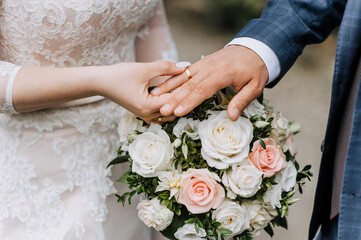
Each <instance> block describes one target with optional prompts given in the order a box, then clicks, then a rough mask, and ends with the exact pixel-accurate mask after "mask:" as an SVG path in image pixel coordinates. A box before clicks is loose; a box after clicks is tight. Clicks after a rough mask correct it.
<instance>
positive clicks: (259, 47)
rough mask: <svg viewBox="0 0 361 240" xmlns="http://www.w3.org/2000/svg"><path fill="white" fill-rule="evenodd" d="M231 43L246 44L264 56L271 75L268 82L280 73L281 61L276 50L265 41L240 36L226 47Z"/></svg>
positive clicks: (263, 58) (261, 56)
mask: <svg viewBox="0 0 361 240" xmlns="http://www.w3.org/2000/svg"><path fill="white" fill-rule="evenodd" d="M230 45H241V46H245V47H247V48H249V49H251V50H252V51H254V52H255V53H257V55H258V56H260V58H262V60H263V62H264V64H265V65H266V67H267V70H268V76H269V78H268V83H270V82H272V81H273V80H274V79H276V78H277V77H278V76H279V75H280V71H281V66H280V61H279V60H278V57H277V55H276V54H275V52H274V51H273V50H272V49H271V48H270V47H269V46H268V45H266V44H265V43H263V42H261V41H258V40H256V39H254V38H249V37H240V38H235V39H233V40H232V41H231V42H230V43H228V44H227V45H226V47H227V46H230Z"/></svg>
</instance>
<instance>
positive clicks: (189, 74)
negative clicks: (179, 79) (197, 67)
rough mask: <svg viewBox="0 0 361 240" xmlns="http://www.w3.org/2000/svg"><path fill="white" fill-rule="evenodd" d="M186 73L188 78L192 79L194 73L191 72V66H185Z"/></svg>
mask: <svg viewBox="0 0 361 240" xmlns="http://www.w3.org/2000/svg"><path fill="white" fill-rule="evenodd" d="M184 72H185V74H186V75H187V78H188V79H187V80H189V79H191V78H192V74H191V71H189V68H188V67H185V70H184Z"/></svg>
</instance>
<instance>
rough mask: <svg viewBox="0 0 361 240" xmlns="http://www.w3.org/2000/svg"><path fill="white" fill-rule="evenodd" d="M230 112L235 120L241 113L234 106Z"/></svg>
mask: <svg viewBox="0 0 361 240" xmlns="http://www.w3.org/2000/svg"><path fill="white" fill-rule="evenodd" d="M231 114H232V117H233V118H234V119H235V120H237V119H238V117H239V115H241V113H240V112H239V110H238V109H237V108H234V109H233V110H232V112H231Z"/></svg>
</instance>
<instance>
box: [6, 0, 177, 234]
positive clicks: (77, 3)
mask: <svg viewBox="0 0 361 240" xmlns="http://www.w3.org/2000/svg"><path fill="white" fill-rule="evenodd" d="M160 5H161V2H160V1H159V0H3V1H0V31H1V34H0V59H1V61H0V112H4V113H11V112H12V111H11V109H12V105H11V104H9V101H8V102H7V101H6V97H7V95H6V89H9V87H8V86H9V85H8V84H9V82H11V76H14V78H15V75H16V71H17V70H18V69H19V67H18V66H25V65H36V66H54V67H74V66H86V65H110V64H115V63H118V62H123V61H135V60H136V55H137V56H138V54H136V44H135V42H136V39H138V38H139V39H143V38H144V39H145V40H146V41H148V40H147V37H149V36H151V35H152V29H151V26H149V27H148V26H147V24H148V22H149V21H151V19H152V18H154V17H156V16H157V15H159V14H164V13H163V12H162V11H159V6H160ZM157 9H158V10H157ZM142 29H143V30H142ZM144 29H147V30H144ZM166 30H167V29H166ZM157 41H158V44H159V42H160V45H163V46H165V47H163V49H159V48H158V47H157V48H151V45H150V48H151V49H157V51H155V50H154V51H155V52H153V53H146V54H147V55H151V56H153V60H159V59H162V58H163V57H166V58H167V59H169V60H176V51H175V48H174V45H173V42H172V40H171V39H168V38H167V37H165V38H164V39H161V41H160V40H159V39H158V40H157ZM164 43H167V44H164ZM148 44H149V43H148ZM8 98H9V97H8ZM122 114H123V108H121V107H119V106H118V105H116V104H115V103H112V102H111V101H109V100H101V101H98V102H93V103H91V104H85V105H81V106H74V107H69V108H62V109H48V110H43V111H38V112H32V113H26V114H15V115H8V114H0V164H1V168H0V179H1V181H0V239H3V238H4V239H36V240H38V239H106V233H103V232H102V230H101V231H97V230H96V229H97V228H99V225H98V226H95V225H94V226H92V224H95V223H99V224H104V223H106V220H107V217H108V215H109V210H108V208H109V206H108V205H107V204H106V199H107V197H109V196H110V195H112V194H114V193H115V192H116V191H117V188H116V187H115V185H114V183H113V181H112V180H111V179H110V177H111V169H107V168H106V166H107V164H108V163H109V161H110V160H111V158H112V157H113V156H112V153H114V155H115V154H116V150H117V149H116V146H117V145H118V135H117V132H116V128H117V124H118V122H119V119H120V118H121V116H122ZM115 204H116V203H115ZM122 211H123V210H122ZM124 211H125V210H124ZM124 214H125V212H124ZM130 215H131V216H133V214H130ZM134 219H136V215H135V214H134ZM134 219H132V220H131V221H132V222H133V221H135V220H134ZM127 220H128V221H129V219H127ZM115 224H116V225H118V223H115ZM134 224H135V223H134ZM139 226H142V224H141V223H140V225H139ZM128 227H129V226H128ZM135 228H136V227H135ZM94 229H95V230H94ZM92 231H93V232H92ZM94 231H95V232H94ZM136 232H137V231H134V235H133V236H132V235H129V234H128V235H127V236H131V237H129V238H127V239H144V237H143V236H144V235H142V237H140V238H139V237H135V236H136V235H135V234H137V233H136ZM138 232H142V230H139V231H138ZM14 234H15V235H14ZM16 234H17V235H16ZM87 234H88V235H87ZM138 236H139V235H138Z"/></svg>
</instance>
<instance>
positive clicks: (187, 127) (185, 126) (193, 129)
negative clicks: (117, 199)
mask: <svg viewBox="0 0 361 240" xmlns="http://www.w3.org/2000/svg"><path fill="white" fill-rule="evenodd" d="M198 126H199V120H193V119H191V118H181V119H179V120H178V122H177V124H176V125H175V126H174V128H173V133H174V135H175V136H176V137H178V138H181V137H182V134H183V133H184V132H185V133H186V134H187V135H188V136H189V137H190V138H191V139H193V140H197V139H199V135H198Z"/></svg>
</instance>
